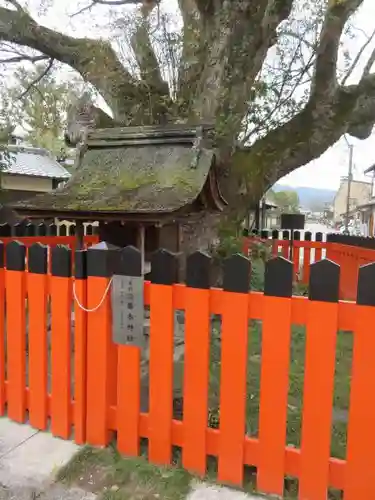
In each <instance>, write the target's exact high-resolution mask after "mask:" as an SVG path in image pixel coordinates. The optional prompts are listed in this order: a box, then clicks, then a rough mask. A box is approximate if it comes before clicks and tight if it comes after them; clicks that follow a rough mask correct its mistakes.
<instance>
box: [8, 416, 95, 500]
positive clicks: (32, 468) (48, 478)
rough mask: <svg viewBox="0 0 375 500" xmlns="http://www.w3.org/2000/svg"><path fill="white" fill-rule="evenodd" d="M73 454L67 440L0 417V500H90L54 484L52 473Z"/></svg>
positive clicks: (83, 495)
mask: <svg viewBox="0 0 375 500" xmlns="http://www.w3.org/2000/svg"><path fill="white" fill-rule="evenodd" d="M77 451H78V446H76V445H75V444H74V443H72V442H71V441H64V440H62V439H57V438H54V437H53V436H52V435H51V434H49V433H46V432H39V431H36V430H35V429H33V428H32V427H30V426H28V425H24V424H23V425H19V424H16V423H14V422H11V421H10V420H8V419H7V418H0V500H13V499H14V500H16V499H17V500H35V499H40V500H47V499H48V500H57V499H59V500H93V499H94V498H95V495H92V494H90V493H86V492H84V491H82V490H79V489H76V488H73V489H69V490H67V489H66V488H64V487H63V486H61V485H57V484H54V476H55V473H56V471H57V470H58V469H59V468H60V467H61V466H62V465H64V464H65V463H67V462H68V461H69V460H70V458H71V457H72V456H73V455H74V454H75V453H76V452H77Z"/></svg>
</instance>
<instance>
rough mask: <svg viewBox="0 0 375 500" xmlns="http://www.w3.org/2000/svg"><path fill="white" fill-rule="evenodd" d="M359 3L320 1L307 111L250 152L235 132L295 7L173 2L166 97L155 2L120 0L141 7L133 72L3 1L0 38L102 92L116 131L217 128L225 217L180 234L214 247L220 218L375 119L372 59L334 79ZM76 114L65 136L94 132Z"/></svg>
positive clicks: (286, 3) (274, 1)
mask: <svg viewBox="0 0 375 500" xmlns="http://www.w3.org/2000/svg"><path fill="white" fill-rule="evenodd" d="M363 1H364V0H345V1H332V2H327V3H326V5H325V6H324V16H323V17H324V19H323V22H322V23H321V30H320V34H319V36H318V40H317V43H316V54H315V56H316V57H315V59H314V64H313V70H314V71H313V74H312V77H311V80H312V82H311V87H310V94H309V97H308V99H307V103H306V105H305V106H304V107H303V109H301V110H300V111H299V112H298V113H296V114H295V115H294V116H293V117H292V118H290V119H288V120H286V121H285V122H282V123H280V124H279V125H276V124H273V125H272V126H271V127H270V128H269V129H268V130H269V131H268V133H264V134H263V135H259V136H257V137H256V140H254V141H253V143H252V144H251V145H248V144H242V143H241V142H240V140H239V137H241V135H240V133H241V131H242V127H243V124H244V122H245V121H246V120H247V121H249V120H251V119H252V117H251V115H248V112H249V106H250V107H251V103H252V102H253V101H254V100H255V99H256V96H257V92H256V88H257V84H258V83H259V82H258V80H257V77H258V75H259V71H260V70H261V68H262V65H263V63H264V61H265V58H266V54H267V51H268V49H269V48H270V47H271V46H272V45H273V44H274V43H275V41H276V40H277V37H278V36H279V32H280V30H279V29H278V28H279V26H280V24H281V23H282V22H283V21H285V20H286V19H287V18H288V17H289V16H290V13H291V12H292V8H293V0H230V1H229V0H179V7H180V10H181V14H182V19H183V24H184V27H183V47H182V58H181V61H180V64H179V71H178V85H177V95H173V98H172V97H171V95H172V93H171V92H170V89H169V88H168V84H167V83H166V82H165V81H163V77H162V71H161V69H160V66H159V61H158V58H157V57H156V54H155V51H154V46H153V43H152V33H151V30H150V26H149V14H150V12H151V11H152V10H153V7H154V6H156V5H157V4H158V3H159V2H158V1H157V0H134V1H133V2H132V1H131V0H126V3H127V4H129V3H134V4H138V5H141V6H142V8H141V9H140V10H139V11H138V14H137V15H138V17H137V22H136V26H135V28H136V29H135V32H134V35H133V37H132V40H131V46H132V49H133V51H134V56H135V60H136V62H137V64H138V70H139V71H138V75H134V74H132V73H131V72H129V70H128V69H127V68H125V67H124V65H123V64H122V63H121V61H120V60H119V58H118V55H117V54H116V52H115V50H113V48H112V47H111V45H110V43H109V42H106V41H103V40H102V39H87V38H75V37H72V36H68V35H65V34H63V33H59V32H57V31H54V30H51V29H49V28H47V27H45V26H43V25H41V24H39V23H38V22H37V21H36V20H35V19H33V18H32V17H31V15H30V14H29V12H28V11H27V10H26V9H23V8H22V7H21V6H20V4H19V2H18V1H16V0H8V2H7V4H8V5H11V6H13V8H6V7H0V41H3V42H6V43H8V44H9V43H14V44H17V45H26V46H27V47H30V48H32V49H34V50H36V51H39V52H41V53H43V54H45V55H46V56H47V57H49V58H51V59H52V60H53V59H56V60H59V61H61V62H63V63H65V64H68V65H70V66H71V67H72V68H74V69H75V70H76V71H78V72H79V73H80V74H81V75H82V77H83V78H84V79H85V80H86V81H87V82H89V83H90V84H92V85H93V86H94V87H95V88H96V89H97V90H98V91H99V92H100V94H101V95H102V96H103V97H104V99H105V100H106V102H107V104H108V105H109V106H110V107H111V109H112V112H113V117H114V122H116V123H118V124H123V125H129V124H134V125H143V124H155V123H164V122H166V121H179V122H181V121H189V122H190V123H194V124H197V123H200V122H202V121H205V122H211V123H213V124H214V126H215V130H216V147H217V151H218V157H219V163H218V165H219V166H218V177H219V181H220V189H221V191H222V193H223V195H224V198H226V200H227V202H228V212H227V213H225V214H223V215H222V216H221V218H218V217H215V216H211V215H209V214H207V215H205V216H204V217H203V218H202V219H201V220H199V221H198V222H196V223H194V222H191V224H190V225H189V227H187V228H185V230H184V234H185V236H184V243H183V246H184V248H186V250H187V251H191V250H193V249H195V248H208V247H209V246H210V245H211V244H212V242H213V241H215V239H216V238H215V235H216V234H218V229H219V225H220V224H219V223H220V221H219V219H221V221H224V222H225V221H226V220H227V219H229V220H231V221H233V220H234V221H235V224H234V225H236V224H237V225H238V221H239V220H240V218H241V217H245V215H246V211H247V210H248V209H249V207H250V206H251V205H253V204H254V202H256V201H257V200H259V198H260V197H261V196H262V195H263V193H264V191H265V190H267V189H268V188H269V187H270V186H271V185H272V184H273V183H274V182H276V181H277V180H278V179H279V178H280V177H282V176H284V175H286V174H288V173H290V172H292V171H293V170H294V169H296V168H298V167H300V166H302V165H304V164H306V163H308V162H309V161H311V160H313V159H315V158H318V157H319V156H320V155H321V154H322V153H323V152H324V151H326V150H327V149H328V148H329V147H330V146H332V145H333V144H334V143H335V142H336V141H337V140H338V139H339V138H340V137H341V136H342V134H345V133H347V132H349V133H352V134H355V135H356V136H358V137H361V138H364V137H368V136H369V134H370V133H371V129H372V126H373V124H374V121H375V75H374V74H371V73H370V70H371V68H372V63H373V62H374V60H375V52H374V54H373V55H371V57H370V58H369V61H368V64H366V67H365V70H364V72H363V75H362V78H361V79H360V81H359V83H358V84H357V85H349V86H343V85H342V84H339V82H338V80H337V73H338V72H337V59H338V48H339V44H340V39H341V35H342V33H343V30H344V27H345V25H346V23H347V21H348V19H349V18H350V16H351V15H352V14H353V13H354V12H355V11H356V9H358V8H359V7H360V6H361V4H362V3H363ZM94 3H95V2H94ZM314 47H315V46H314ZM314 50H315V49H314ZM313 55H314V54H313ZM83 107H85V106H83ZM86 108H87V106H86ZM251 109H252V108H251ZM78 111H79V112H77V113H76V115H77V116H78V115H79V116H78V118H77V120H78V122H79V120H81V123H78V127H75V132H74V133H73V134H72V135H75V136H79V135H81V132H82V130H81V129H82V128H85V127H87V126H93V125H94V126H95V125H96V126H100V123H95V121H96V120H97V119H100V116H99V115H100V113H96V114H95V113H94V114H93V113H92V112H90V113H91V114H90V113H86V115H87V116H86V117H84V119H83V122H82V116H84V115H85V113H80V111H82V110H78ZM86 111H87V109H86ZM91 111H92V110H91ZM101 115H103V114H101ZM93 116H94V119H92V118H93ZM98 117H99V118H98ZM107 118H108V117H107ZM85 120H86V121H85ZM82 123H83V125H84V127H81V125H82ZM106 126H107V125H106ZM73 128H74V127H73ZM77 130H78V132H79V133H78V134H77V133H76V132H77Z"/></svg>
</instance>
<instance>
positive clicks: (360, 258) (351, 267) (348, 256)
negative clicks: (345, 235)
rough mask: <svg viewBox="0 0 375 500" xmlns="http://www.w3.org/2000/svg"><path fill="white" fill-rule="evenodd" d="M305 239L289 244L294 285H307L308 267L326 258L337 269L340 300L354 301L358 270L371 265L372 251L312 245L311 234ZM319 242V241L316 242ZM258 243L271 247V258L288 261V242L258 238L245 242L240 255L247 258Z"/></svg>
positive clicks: (330, 244) (325, 243)
mask: <svg viewBox="0 0 375 500" xmlns="http://www.w3.org/2000/svg"><path fill="white" fill-rule="evenodd" d="M305 235H307V239H305V240H303V241H302V240H299V239H295V240H294V241H293V245H292V248H293V251H292V255H293V257H292V260H293V276H294V280H295V281H296V282H298V283H302V284H304V285H307V284H308V283H309V279H310V266H311V264H313V263H314V262H318V261H319V260H321V259H322V257H324V258H325V257H326V258H328V259H330V260H332V261H333V262H336V263H337V264H339V265H340V266H341V275H340V298H341V299H346V300H355V298H356V295H357V281H358V272H359V268H360V266H362V265H364V264H370V263H372V262H375V249H370V248H361V247H358V246H353V245H346V244H342V243H333V242H329V241H312V240H311V233H309V232H306V233H305ZM321 239H322V238H321V237H319V240H321ZM254 241H255V242H257V241H261V242H262V243H268V244H269V245H270V246H271V247H272V255H273V256H274V257H276V256H278V255H281V256H283V257H285V258H288V257H289V255H290V253H289V252H290V240H288V239H284V240H279V239H265V238H261V237H251V238H245V239H244V243H243V253H244V254H245V255H250V254H251V247H252V242H254Z"/></svg>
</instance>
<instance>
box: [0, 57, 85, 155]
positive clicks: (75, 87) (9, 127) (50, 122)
mask: <svg viewBox="0 0 375 500" xmlns="http://www.w3.org/2000/svg"><path fill="white" fill-rule="evenodd" d="M79 91H80V85H79V83H78V82H74V81H73V82H66V81H59V78H58V74H57V72H56V71H53V70H49V71H48V72H46V68H45V67H44V66H43V65H41V64H40V63H38V64H36V65H35V67H33V66H31V67H28V68H27V67H19V68H17V70H16V71H15V72H14V74H13V78H12V82H11V84H8V85H4V83H3V84H2V85H1V86H0V101H1V108H2V114H1V116H0V125H1V128H2V129H3V130H4V132H5V136H7V135H9V134H10V133H11V132H12V131H14V130H16V129H17V130H19V131H20V130H22V129H23V136H24V138H25V140H26V142H27V143H29V144H31V145H32V146H36V147H43V148H46V149H48V150H49V151H51V152H52V153H54V154H55V155H60V154H61V153H63V152H64V151H65V150H66V147H65V143H64V131H65V128H66V120H67V111H68V108H69V105H70V103H71V101H72V99H74V98H75V97H76V96H77V93H79ZM7 139H8V137H4V139H3V142H6V141H7Z"/></svg>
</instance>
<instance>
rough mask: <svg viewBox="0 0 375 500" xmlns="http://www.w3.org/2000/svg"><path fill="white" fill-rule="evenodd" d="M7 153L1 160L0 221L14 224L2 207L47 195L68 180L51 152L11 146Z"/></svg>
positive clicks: (64, 170)
mask: <svg viewBox="0 0 375 500" xmlns="http://www.w3.org/2000/svg"><path fill="white" fill-rule="evenodd" d="M7 151H8V154H7V156H3V158H2V160H1V173H0V185H1V189H0V207H3V210H2V213H1V214H0V222H1V223H4V222H11V223H12V222H14V220H13V219H12V217H11V216H10V215H11V214H10V211H8V210H7V211H6V210H5V208H4V206H6V205H8V204H12V203H14V202H17V201H20V200H26V199H28V198H31V197H32V196H33V195H34V194H37V193H46V192H49V191H52V190H53V189H56V188H57V186H58V185H59V184H60V183H61V182H64V181H67V180H68V179H69V177H70V174H69V172H68V171H67V170H66V169H65V168H64V167H63V166H61V165H60V164H59V163H58V162H57V161H56V160H55V158H54V157H53V156H52V155H51V153H50V152H49V151H47V150H45V149H42V148H34V147H29V146H23V145H17V144H10V145H9V146H7Z"/></svg>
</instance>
